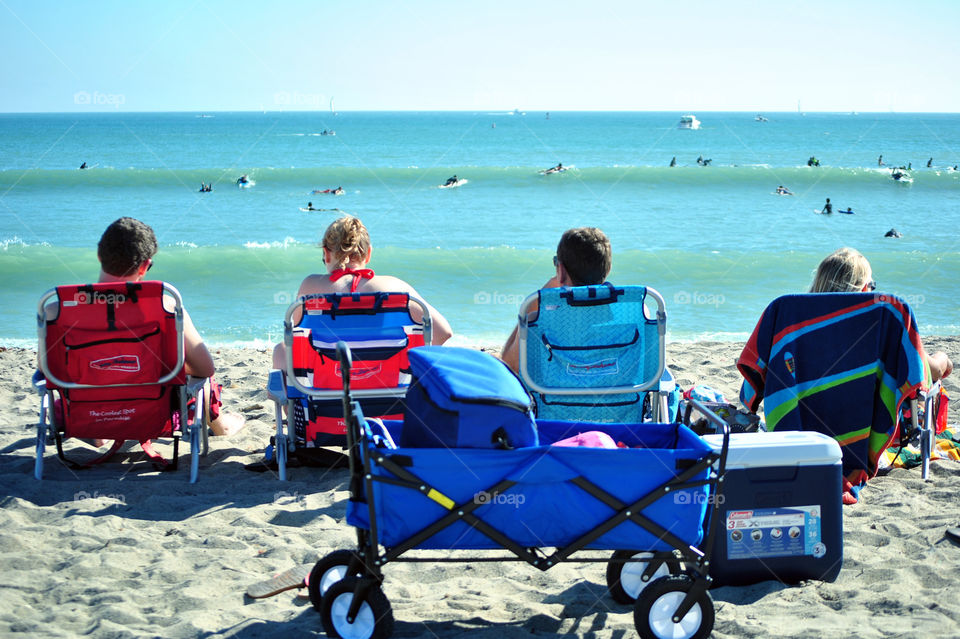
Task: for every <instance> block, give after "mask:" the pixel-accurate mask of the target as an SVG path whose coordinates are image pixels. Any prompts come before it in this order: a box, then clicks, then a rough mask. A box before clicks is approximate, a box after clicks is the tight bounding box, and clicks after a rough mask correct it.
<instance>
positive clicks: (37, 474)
mask: <svg viewBox="0 0 960 639" xmlns="http://www.w3.org/2000/svg"><path fill="white" fill-rule="evenodd" d="M46 450H47V425H46V424H45V423H43V422H40V423H38V424H37V459H36V461H35V462H34V464H33V476H34V478H35V479H43V456H44V454H45V453H46Z"/></svg>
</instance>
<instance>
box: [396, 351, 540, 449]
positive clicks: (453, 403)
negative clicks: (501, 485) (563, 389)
mask: <svg viewBox="0 0 960 639" xmlns="http://www.w3.org/2000/svg"><path fill="white" fill-rule="evenodd" d="M408 356H409V359H410V372H411V374H412V376H413V381H412V382H411V384H410V389H409V390H408V391H407V398H406V410H405V411H404V414H403V430H402V432H401V435H400V447H401V448H404V447H407V448H438V447H444V448H504V449H510V448H523V447H527V446H536V445H537V444H538V439H537V429H536V422H535V421H534V418H533V413H532V411H531V402H530V397H529V396H528V395H527V392H526V390H524V388H523V385H522V384H521V383H520V380H519V379H517V376H516V375H514V374H513V371H511V370H510V369H509V368H507V366H506V364H504V363H503V362H501V361H500V360H498V359H497V358H495V357H493V356H492V355H489V354H487V353H483V352H481V351H476V350H472V349H468V348H454V347H447V346H421V347H419V348H413V349H411V350H410V351H409V354H408Z"/></svg>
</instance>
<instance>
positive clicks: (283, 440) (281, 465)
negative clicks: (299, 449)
mask: <svg viewBox="0 0 960 639" xmlns="http://www.w3.org/2000/svg"><path fill="white" fill-rule="evenodd" d="M274 446H275V448H274V451H273V454H274V455H276V456H277V474H278V475H279V477H280V481H287V453H288V451H287V437H286V435H278V436H277V438H276V443H275V444H274Z"/></svg>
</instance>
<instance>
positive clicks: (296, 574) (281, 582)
mask: <svg viewBox="0 0 960 639" xmlns="http://www.w3.org/2000/svg"><path fill="white" fill-rule="evenodd" d="M312 569H313V564H303V565H300V566H294V567H293V568H289V569H287V570H285V571H283V572H281V573H280V574H277V575H274V576H273V578H271V579H267V580H266V581H261V582H259V583H255V584H253V585H252V586H250V587H249V588H247V592H246V595H247V596H248V597H250V598H251V599H264V598H266V597H273V596H274V595H279V594H280V593H281V592H285V591H287V590H293V589H294V588H305V587H306V586H307V581H306V580H307V577H309V576H310V571H311V570H312ZM307 596H308V597H309V595H307Z"/></svg>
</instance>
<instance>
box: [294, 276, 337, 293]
mask: <svg viewBox="0 0 960 639" xmlns="http://www.w3.org/2000/svg"><path fill="white" fill-rule="evenodd" d="M329 292H330V276H329V275H326V274H321V273H313V274H312V275H308V276H306V277H305V278H303V281H302V282H301V283H300V290H299V291H298V292H297V295H313V294H316V293H329Z"/></svg>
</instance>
